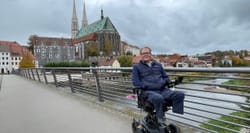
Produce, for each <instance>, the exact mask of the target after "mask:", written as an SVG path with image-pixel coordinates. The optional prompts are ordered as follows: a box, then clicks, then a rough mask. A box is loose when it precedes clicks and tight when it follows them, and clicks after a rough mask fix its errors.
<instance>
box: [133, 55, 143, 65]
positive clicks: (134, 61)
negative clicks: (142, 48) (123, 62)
mask: <svg viewBox="0 0 250 133" xmlns="http://www.w3.org/2000/svg"><path fill="white" fill-rule="evenodd" d="M140 60H141V56H140V55H138V56H133V61H132V63H133V64H135V63H138V62H139V61H140Z"/></svg>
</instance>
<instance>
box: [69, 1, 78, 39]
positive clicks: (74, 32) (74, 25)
mask: <svg viewBox="0 0 250 133" xmlns="http://www.w3.org/2000/svg"><path fill="white" fill-rule="evenodd" d="M77 33H78V19H77V15H76V5H75V0H74V1H73V14H72V22H71V38H76V35H77Z"/></svg>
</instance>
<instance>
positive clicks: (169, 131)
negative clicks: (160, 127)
mask: <svg viewBox="0 0 250 133" xmlns="http://www.w3.org/2000/svg"><path fill="white" fill-rule="evenodd" d="M166 133H181V129H180V128H179V127H177V126H176V125H174V124H169V125H168V127H167V128H166Z"/></svg>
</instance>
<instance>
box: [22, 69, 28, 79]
mask: <svg viewBox="0 0 250 133" xmlns="http://www.w3.org/2000/svg"><path fill="white" fill-rule="evenodd" d="M22 72H23V76H24V77H25V78H27V73H26V70H25V69H22Z"/></svg>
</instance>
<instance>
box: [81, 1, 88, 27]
mask: <svg viewBox="0 0 250 133" xmlns="http://www.w3.org/2000/svg"><path fill="white" fill-rule="evenodd" d="M87 25H88V19H87V15H86V9H85V1H84V2H83V13H82V27H86V26H87Z"/></svg>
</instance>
